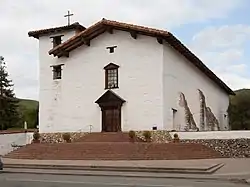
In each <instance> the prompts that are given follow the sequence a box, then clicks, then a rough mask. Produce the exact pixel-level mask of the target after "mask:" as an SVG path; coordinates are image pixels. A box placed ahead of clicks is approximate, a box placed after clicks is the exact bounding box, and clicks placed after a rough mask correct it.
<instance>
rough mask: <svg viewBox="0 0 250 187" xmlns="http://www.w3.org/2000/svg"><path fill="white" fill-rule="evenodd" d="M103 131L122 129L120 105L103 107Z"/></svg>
mask: <svg viewBox="0 0 250 187" xmlns="http://www.w3.org/2000/svg"><path fill="white" fill-rule="evenodd" d="M102 131H103V132H119V131H121V108H120V107H105V108H103V109H102Z"/></svg>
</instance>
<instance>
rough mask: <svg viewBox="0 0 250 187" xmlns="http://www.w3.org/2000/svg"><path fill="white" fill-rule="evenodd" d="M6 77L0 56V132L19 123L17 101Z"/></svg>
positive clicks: (11, 84) (10, 82)
mask: <svg viewBox="0 0 250 187" xmlns="http://www.w3.org/2000/svg"><path fill="white" fill-rule="evenodd" d="M8 77H9V74H8V72H7V71H6V65H5V62H4V58H3V57H2V56H0V130H6V129H8V128H11V127H14V126H16V125H17V124H18V122H19V113H18V110H17V108H18V99H17V98H16V97H15V94H14V90H13V86H14V85H13V83H12V80H10V79H9V78H8Z"/></svg>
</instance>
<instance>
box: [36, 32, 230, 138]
mask: <svg viewBox="0 0 250 187" xmlns="http://www.w3.org/2000/svg"><path fill="white" fill-rule="evenodd" d="M60 34H61V33H59V34H58V35H60ZM63 34H64V37H63V41H65V40H66V39H68V38H70V37H72V36H73V35H74V34H75V32H73V31H72V32H68V33H63ZM51 36H52V35H49V36H43V37H40V38H39V56H40V57H39V58H40V59H39V60H40V98H39V101H40V105H39V107H40V115H39V120H40V121H39V124H40V126H39V130H40V132H43V133H46V132H72V131H73V132H74V131H89V130H90V128H91V130H92V131H95V132H99V131H101V130H102V125H101V124H102V115H101V109H100V107H99V106H98V105H97V104H96V103H95V101H96V100H97V99H98V98H99V97H100V96H101V95H102V94H104V93H105V92H106V91H107V90H105V89H104V88H105V71H104V69H103V68H104V67H105V66H106V65H108V64H109V63H114V64H116V65H119V66H120V67H119V69H118V71H119V83H118V84H119V88H118V89H113V90H112V91H114V92H115V93H116V94H117V95H119V96H120V97H121V98H123V99H124V100H125V101H126V102H125V103H124V104H123V106H122V111H121V128H122V130H123V131H129V130H152V127H153V126H157V129H158V130H163V129H165V130H172V129H176V130H180V129H182V127H183V126H185V124H183V123H184V113H183V112H181V110H180V109H179V106H178V100H179V94H178V93H179V92H180V91H181V92H183V93H184V94H185V96H186V99H187V101H188V104H189V106H190V109H191V111H192V112H193V113H195V114H194V117H195V121H196V123H197V125H199V107H200V104H199V103H200V101H199V95H198V91H197V89H201V90H202V91H203V93H204V94H205V96H206V103H207V105H208V106H209V107H211V109H212V111H213V112H214V114H215V115H216V117H217V119H218V120H219V121H220V124H221V126H223V128H224V127H226V128H227V127H228V123H227V120H226V119H223V116H224V114H226V110H227V107H228V104H229V97H228V95H227V94H226V93H225V91H224V90H222V89H221V88H220V87H219V86H217V85H216V84H215V83H214V82H213V81H212V80H210V79H209V78H208V77H206V75H205V74H203V73H202V72H201V71H200V70H198V69H196V68H195V67H194V66H193V65H192V64H191V63H189V62H188V61H187V60H186V59H185V58H183V57H182V55H180V54H178V53H177V52H176V51H174V50H173V49H172V48H170V47H169V46H168V44H166V43H164V44H163V45H161V44H159V43H158V42H157V40H156V38H153V37H149V36H144V35H138V38H137V39H133V38H132V37H131V35H130V34H129V33H128V32H124V31H117V30H114V33H113V34H109V33H107V32H106V33H103V34H101V35H99V36H98V37H96V38H95V39H93V40H91V44H90V46H86V45H82V46H81V47H78V48H77V49H75V50H73V51H72V52H70V54H69V58H66V57H62V58H57V57H54V56H53V55H51V56H50V55H49V54H48V51H49V50H50V49H51V48H52V42H51V38H50V37H51ZM109 46H117V48H116V49H115V52H114V53H109V51H108V50H107V49H106V47H109ZM55 64H64V66H63V70H62V79H60V80H53V78H52V68H51V67H50V66H51V65H55ZM172 108H175V109H176V110H177V113H176V117H175V119H174V117H173V111H172ZM173 121H175V122H173Z"/></svg>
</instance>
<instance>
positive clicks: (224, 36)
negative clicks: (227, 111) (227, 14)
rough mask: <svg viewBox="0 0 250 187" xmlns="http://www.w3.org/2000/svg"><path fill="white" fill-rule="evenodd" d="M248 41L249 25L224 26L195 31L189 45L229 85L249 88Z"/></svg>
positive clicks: (249, 37) (249, 38) (249, 35)
mask: <svg viewBox="0 0 250 187" xmlns="http://www.w3.org/2000/svg"><path fill="white" fill-rule="evenodd" d="M249 42H250V26H249V25H230V26H229V25H225V26H220V27H208V28H205V29H203V30H202V31H200V32H199V33H197V34H196V35H195V36H194V37H193V41H192V44H191V46H192V47H191V48H192V49H193V50H194V51H196V52H197V53H198V54H199V56H200V57H201V59H203V61H204V62H205V63H206V64H207V65H208V67H210V68H211V69H212V70H213V71H214V72H215V73H216V74H217V75H218V76H219V77H220V78H221V79H222V80H224V81H225V82H226V83H227V84H228V85H229V86H230V87H231V88H233V89H239V88H249V87H250V75H249V73H248V72H249V70H250V64H249V63H248V60H247V57H246V56H247V54H245V51H244V48H245V45H246V44H247V43H249Z"/></svg>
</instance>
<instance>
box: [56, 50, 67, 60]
mask: <svg viewBox="0 0 250 187" xmlns="http://www.w3.org/2000/svg"><path fill="white" fill-rule="evenodd" d="M57 56H58V58H60V57H62V56H65V57H67V58H68V57H69V52H67V51H60V52H59V53H58V55H57Z"/></svg>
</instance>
